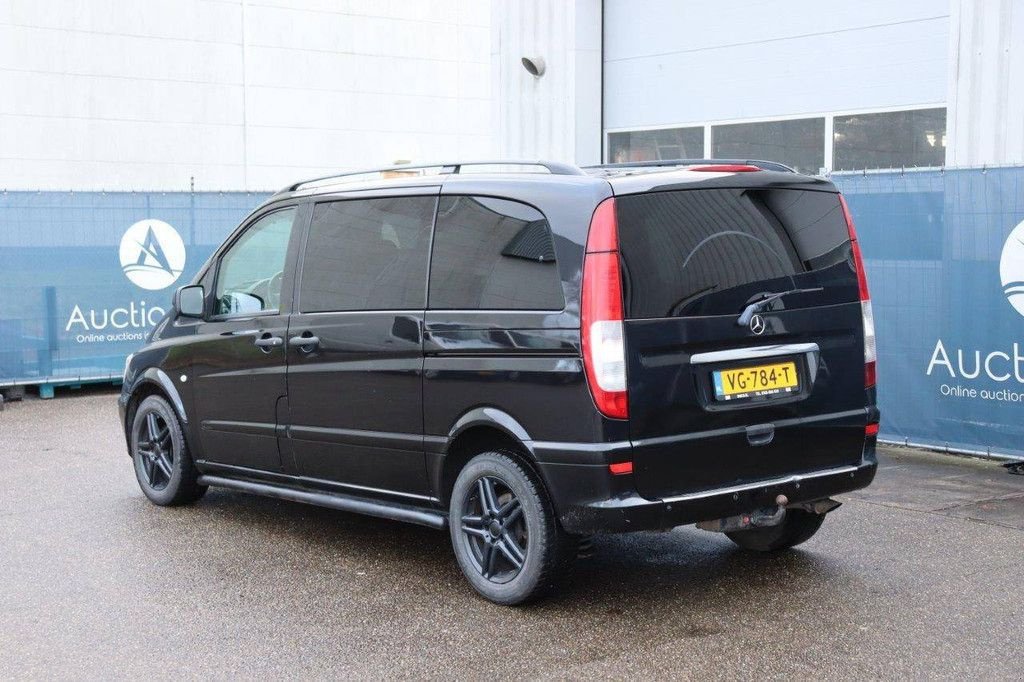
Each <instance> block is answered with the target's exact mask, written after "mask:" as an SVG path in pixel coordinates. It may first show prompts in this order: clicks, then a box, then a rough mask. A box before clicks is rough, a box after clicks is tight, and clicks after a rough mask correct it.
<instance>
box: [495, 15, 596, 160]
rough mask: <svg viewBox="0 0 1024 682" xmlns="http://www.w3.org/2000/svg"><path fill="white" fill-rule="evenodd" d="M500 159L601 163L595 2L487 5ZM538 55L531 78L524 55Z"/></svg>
mask: <svg viewBox="0 0 1024 682" xmlns="http://www.w3.org/2000/svg"><path fill="white" fill-rule="evenodd" d="M492 25H493V29H492V38H491V41H492V60H491V68H492V73H491V80H492V83H493V87H494V93H495V98H494V120H495V122H496V125H495V129H496V131H497V146H498V153H499V155H501V156H502V157H504V158H512V159H529V158H543V159H553V160H558V161H569V162H576V163H580V164H590V163H599V162H600V157H601V2H600V0H493V2H492ZM533 56H540V57H543V58H544V60H545V62H546V66H547V71H546V73H545V74H544V75H543V76H541V77H534V76H531V75H530V74H529V73H528V72H527V71H526V69H524V68H523V65H522V63H521V59H522V58H523V57H533Z"/></svg>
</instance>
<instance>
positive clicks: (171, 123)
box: [0, 0, 494, 190]
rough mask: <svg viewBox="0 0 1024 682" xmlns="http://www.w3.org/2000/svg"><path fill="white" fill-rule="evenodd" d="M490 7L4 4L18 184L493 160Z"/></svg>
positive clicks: (2, 51)
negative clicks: (410, 161)
mask: <svg viewBox="0 0 1024 682" xmlns="http://www.w3.org/2000/svg"><path fill="white" fill-rule="evenodd" d="M490 38H491V34H490V4H489V3H488V2H486V0H387V1H385V0H146V1H145V2H132V3H126V2H120V1H118V0H47V2H38V1H37V0H0V188H8V189H82V190H88V189H186V188H188V186H189V179H190V177H192V176H194V177H195V184H196V187H197V189H223V190H231V189H276V188H278V187H280V186H282V185H284V184H286V183H287V182H289V181H291V180H294V179H297V178H301V177H305V176H309V175H316V174H320V173H326V172H331V171H335V170H339V169H347V168H358V167H364V166H372V165H382V164H389V163H391V162H392V161H394V160H396V159H400V158H402V159H413V160H433V159H448V158H468V157H484V156H491V155H493V152H494V144H493V132H494V131H493V126H492V111H491V91H490V68H491V62H490V60H491V50H490Z"/></svg>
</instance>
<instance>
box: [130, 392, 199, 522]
mask: <svg viewBox="0 0 1024 682" xmlns="http://www.w3.org/2000/svg"><path fill="white" fill-rule="evenodd" d="M131 428H132V430H131V447H132V459H133V460H134V462H135V477H136V478H137V479H138V481H139V487H140V488H142V492H143V493H144V494H145V495H146V497H148V498H149V500H150V502H152V503H153V504H158V505H160V506H172V505H178V504H188V503H190V502H195V501H196V500H198V499H199V498H200V497H202V496H203V495H204V494H205V493H206V486H201V485H199V483H198V478H199V472H198V471H196V468H195V464H193V462H192V456H191V454H190V453H189V451H188V443H186V441H185V434H184V433H182V430H181V423H180V422H179V421H178V416H177V415H176V414H175V413H174V409H173V408H172V407H171V406H170V404H169V403H168V402H167V401H166V400H164V399H163V398H162V397H161V396H158V395H151V396H149V397H148V398H146V399H145V400H143V401H142V402H141V403H139V407H138V409H137V410H135V417H134V419H132V427H131Z"/></svg>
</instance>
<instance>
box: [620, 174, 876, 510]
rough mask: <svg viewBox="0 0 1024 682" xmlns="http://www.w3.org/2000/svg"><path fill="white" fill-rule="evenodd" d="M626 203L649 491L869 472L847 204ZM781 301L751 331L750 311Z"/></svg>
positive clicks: (748, 195)
mask: <svg viewBox="0 0 1024 682" xmlns="http://www.w3.org/2000/svg"><path fill="white" fill-rule="evenodd" d="M616 201H617V207H618V222H619V243H620V249H621V254H622V266H623V289H624V291H623V294H624V295H623V298H624V304H625V313H626V318H627V319H626V322H625V334H626V350H627V376H628V385H629V412H630V435H631V438H632V440H633V442H634V445H635V446H636V447H635V457H634V471H635V476H636V484H637V488H638V490H639V492H640V493H641V494H643V495H645V496H647V497H651V498H662V497H670V496H673V495H685V494H690V493H694V492H697V491H701V490H708V489H712V488H719V487H725V486H729V485H737V484H743V483H748V482H752V481H758V480H768V479H771V478H775V477H778V476H782V475H787V474H791V473H797V472H807V471H814V470H822V469H829V468H838V467H842V466H846V465H849V464H854V463H856V462H858V461H859V460H860V456H861V450H862V447H863V439H864V423H865V412H864V404H865V393H864V364H863V363H864V361H863V330H862V318H861V309H860V303H859V293H858V287H857V275H856V271H855V269H854V266H853V262H852V256H851V249H850V241H849V233H848V230H847V226H846V222H845V219H844V217H843V212H842V209H841V207H840V204H839V198H838V195H837V194H835V193H834V192H828V191H820V190H804V189H776V188H749V189H742V188H738V189H729V188H727V189H687V190H678V191H666V192H648V193H644V194H637V195H627V196H622V197H619V198H617V200H616ZM783 292H792V293H788V294H785V295H783V296H781V297H779V298H777V299H776V300H774V301H772V302H770V303H768V304H766V305H765V306H763V308H764V309H763V310H761V311H760V312H759V315H758V316H756V317H753V318H752V319H751V320H750V321H746V323H745V324H743V325H742V326H741V325H740V324H739V318H740V315H741V312H742V311H743V310H744V308H745V307H746V306H747V305H748V304H750V303H751V302H753V301H757V300H759V299H760V298H764V297H765V296H769V295H771V294H778V293H783Z"/></svg>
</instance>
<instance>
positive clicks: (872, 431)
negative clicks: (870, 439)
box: [864, 424, 878, 436]
mask: <svg viewBox="0 0 1024 682" xmlns="http://www.w3.org/2000/svg"><path fill="white" fill-rule="evenodd" d="M864 435H865V436H877V435H878V424H868V425H867V426H865V427H864Z"/></svg>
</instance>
